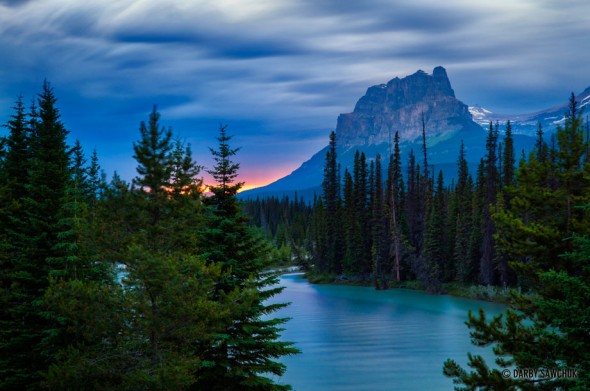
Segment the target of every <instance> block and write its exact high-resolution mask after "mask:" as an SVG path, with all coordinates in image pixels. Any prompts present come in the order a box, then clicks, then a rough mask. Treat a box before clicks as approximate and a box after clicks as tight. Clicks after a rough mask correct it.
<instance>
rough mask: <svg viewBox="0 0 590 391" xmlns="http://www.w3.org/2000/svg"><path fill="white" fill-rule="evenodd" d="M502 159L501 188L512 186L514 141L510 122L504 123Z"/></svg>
mask: <svg viewBox="0 0 590 391" xmlns="http://www.w3.org/2000/svg"><path fill="white" fill-rule="evenodd" d="M501 158H502V167H503V172H502V182H503V183H502V184H503V186H512V185H513V184H514V163H515V160H514V140H513V139H512V125H511V124H510V120H509V121H508V122H507V123H506V133H505V135H504V151H503V154H502V155H501Z"/></svg>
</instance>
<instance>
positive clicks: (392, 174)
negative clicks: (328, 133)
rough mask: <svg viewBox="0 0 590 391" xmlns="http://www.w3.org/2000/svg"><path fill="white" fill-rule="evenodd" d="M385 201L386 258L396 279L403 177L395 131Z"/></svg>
mask: <svg viewBox="0 0 590 391" xmlns="http://www.w3.org/2000/svg"><path fill="white" fill-rule="evenodd" d="M385 191H386V197H385V199H386V202H387V209H388V214H389V216H390V217H389V230H390V232H391V241H390V242H391V244H392V245H391V246H390V251H389V253H390V254H389V256H388V258H393V262H392V265H393V268H392V275H393V276H394V277H395V279H396V280H397V281H400V280H401V276H400V258H401V254H400V250H401V249H400V248H401V234H402V232H401V216H402V211H403V205H402V203H403V197H402V192H403V178H402V167H401V154H400V149H399V133H398V132H395V136H394V152H393V153H392V154H390V157H389V167H388V170H387V185H386V190H385Z"/></svg>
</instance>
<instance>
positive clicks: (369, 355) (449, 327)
mask: <svg viewBox="0 0 590 391" xmlns="http://www.w3.org/2000/svg"><path fill="white" fill-rule="evenodd" d="M281 284H282V285H283V286H285V290H284V291H283V292H282V293H281V295H278V296H276V297H275V298H274V300H273V301H276V302H291V305H290V306H288V307H287V308H284V309H282V310H281V311H280V312H277V313H276V314H277V316H287V317H291V318H292V319H291V320H290V321H289V322H288V323H287V324H286V325H285V328H286V329H285V331H284V332H283V337H282V339H283V340H285V341H293V342H295V343H296V346H297V347H298V348H299V349H301V351H302V354H300V355H297V356H293V357H287V358H284V359H283V360H282V361H283V362H284V363H285V364H286V365H287V372H286V374H285V375H283V377H281V378H280V379H275V380H278V381H279V382H281V383H287V384H291V385H292V386H293V389H294V390H296V391H316V390H317V391H331V390H334V391H347V390H350V391H364V390H366V391H380V390H388V391H389V390H408V391H411V390H421V391H436V390H452V389H453V384H452V381H451V379H447V378H446V377H444V376H443V375H442V365H443V362H444V361H445V360H446V359H447V358H453V359H455V360H456V361H457V362H459V363H460V364H461V365H465V364H466V363H467V352H473V353H478V354H482V355H483V356H484V357H486V358H487V359H486V361H488V362H489V363H491V361H492V358H493V355H492V354H491V349H482V348H476V347H474V346H473V345H471V344H470V340H469V333H468V329H467V326H465V324H464V322H465V320H466V319H467V310H468V309H472V310H474V311H477V310H478V309H479V308H480V307H482V308H484V310H486V312H487V313H488V314H490V315H491V314H498V313H500V312H503V311H504V308H505V307H504V306H503V305H499V304H493V303H488V302H482V301H477V300H468V299H461V298H455V297H450V296H435V295H428V294H426V293H423V292H416V291H411V290H405V289H392V290H388V291H376V290H374V289H373V288H370V287H356V286H343V285H340V286H338V285H312V284H310V283H309V282H307V280H305V279H304V278H303V276H302V274H287V275H284V276H282V277H281Z"/></svg>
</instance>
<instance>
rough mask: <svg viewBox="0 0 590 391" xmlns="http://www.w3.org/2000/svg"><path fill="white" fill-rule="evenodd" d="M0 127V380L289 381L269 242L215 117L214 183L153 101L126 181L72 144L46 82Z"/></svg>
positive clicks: (117, 385) (83, 384)
mask: <svg viewBox="0 0 590 391" xmlns="http://www.w3.org/2000/svg"><path fill="white" fill-rule="evenodd" d="M6 127H7V129H8V134H7V136H6V137H4V138H2V139H0V140H1V142H0V146H1V148H0V199H1V201H0V293H1V294H0V301H1V302H0V330H1V331H0V389H3V390H14V389H20V390H36V389H113V390H138V389H150V390H156V389H159V390H167V389H170V390H178V389H191V390H196V389H206V390H287V389H290V386H288V385H284V384H279V383H277V382H276V381H275V380H274V378H275V377H277V376H278V377H280V376H281V375H282V374H283V373H284V371H285V366H284V365H283V364H281V363H280V362H278V360H277V359H279V358H280V357H282V356H285V355H290V354H296V353H297V352H298V351H297V349H295V348H294V347H293V344H292V343H290V342H282V341H280V340H279V335H280V331H281V330H282V329H281V325H282V324H283V323H284V322H285V321H286V319H283V318H273V317H272V314H273V312H274V311H276V310H277V309H279V308H282V307H283V306H284V305H285V304H268V301H267V299H269V298H271V297H273V296H275V295H276V294H278V293H279V292H280V291H281V288H278V287H277V285H276V282H277V277H276V275H275V274H273V273H269V272H266V271H265V270H267V269H268V267H269V265H270V264H271V262H272V259H271V258H270V257H269V256H268V253H269V248H270V245H269V243H268V242H267V241H266V240H264V238H263V237H262V236H261V235H260V233H259V232H258V231H257V230H256V229H253V228H252V227H250V226H249V224H248V219H247V217H246V216H245V215H244V214H243V213H242V211H241V208H240V206H239V203H238V201H237V198H236V194H237V192H238V191H239V189H240V188H241V187H242V185H243V183H242V182H239V181H238V170H239V163H236V162H235V161H234V160H233V159H234V155H235V154H236V152H237V149H235V148H232V147H231V145H230V140H231V136H229V135H228V134H227V131H226V127H224V126H222V127H220V129H219V136H218V137H217V142H218V145H217V148H215V149H211V153H212V154H213V157H214V161H215V166H214V167H213V168H212V169H211V170H209V173H210V174H211V175H212V176H213V177H214V179H215V184H213V185H211V186H209V190H210V191H211V193H212V195H211V196H205V195H204V192H203V191H204V187H203V182H202V179H199V175H200V173H201V172H202V170H203V167H201V166H199V165H198V164H197V163H196V162H195V161H194V160H193V157H192V153H191V148H190V145H187V144H185V143H183V142H181V141H178V140H175V139H174V137H173V135H172V132H171V130H170V129H166V128H164V127H163V126H161V125H160V115H159V113H158V112H157V110H156V108H155V107H154V108H153V110H152V112H151V113H150V115H149V118H148V120H147V122H144V121H142V122H141V123H140V126H139V133H140V137H139V140H138V141H137V142H135V143H134V144H133V151H134V156H133V157H134V158H135V160H136V161H137V177H136V178H134V179H133V181H131V182H130V183H128V182H126V181H124V180H123V179H122V178H121V177H120V176H119V175H117V174H116V173H115V174H114V175H113V177H112V179H111V180H110V181H109V182H107V181H106V176H105V175H104V173H102V170H101V168H100V165H99V160H98V156H97V153H96V151H95V152H93V153H92V154H91V155H90V161H88V158H87V156H86V155H85V153H84V151H83V148H82V146H81V144H80V142H78V141H76V143H75V144H74V146H70V145H68V142H67V136H68V133H69V132H68V130H66V128H65V127H64V125H63V123H62V121H61V118H60V113H59V109H58V108H57V99H56V97H55V94H54V92H53V89H52V88H51V86H50V85H49V83H47V82H45V83H44V85H43V89H42V92H41V93H40V94H39V95H38V96H37V97H36V99H34V100H33V103H32V104H31V106H30V108H28V109H27V108H25V105H24V103H23V99H22V98H19V99H18V100H17V102H16V105H15V107H14V110H13V114H12V115H11V118H10V120H9V121H8V123H7V124H6Z"/></svg>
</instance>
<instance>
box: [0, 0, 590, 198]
mask: <svg viewBox="0 0 590 391" xmlns="http://www.w3.org/2000/svg"><path fill="white" fill-rule="evenodd" d="M589 18H590V2H589V1H588V0H493V1H486V0H482V1H473V0H445V1H439V0H366V1H358V0H355V1H349V0H215V1H206V0H182V1H181V0H169V1H160V0H117V1H104V0H84V1H77V0H0V53H1V54H0V123H2V124H4V123H6V122H7V121H8V119H9V118H10V115H11V114H12V113H13V109H12V107H13V105H14V102H15V100H16V98H17V97H18V96H19V95H22V96H23V98H24V100H25V102H30V101H31V100H32V99H33V98H34V97H35V94H37V93H38V92H40V90H41V86H42V84H43V80H44V79H47V80H48V81H49V82H50V83H51V85H52V87H53V88H54V92H55V94H56V96H57V98H58V107H59V109H60V111H61V114H62V120H63V122H64V124H65V125H66V127H67V129H68V130H70V132H71V133H70V138H71V140H72V141H73V140H74V139H79V140H80V141H81V143H82V145H83V146H84V148H85V149H86V151H87V153H88V154H90V152H91V151H92V150H93V149H96V150H97V152H98V155H99V158H100V162H101V165H102V167H103V169H104V170H105V172H106V173H107V174H108V175H109V176H110V175H111V174H112V172H113V171H115V170H116V171H117V172H118V173H119V174H120V175H121V176H122V177H123V178H124V179H127V180H131V179H132V178H133V177H134V176H135V175H136V174H135V166H136V163H135V161H134V160H133V158H132V155H133V147H132V145H133V142H134V141H136V140H137V139H138V137H139V130H138V129H139V123H140V121H142V120H147V118H148V114H149V112H150V111H151V110H152V107H153V105H157V109H158V111H159V112H160V113H161V123H162V125H164V126H166V127H168V126H169V127H171V128H172V130H173V132H174V134H175V137H178V138H179V139H181V140H183V141H185V142H187V143H190V144H191V146H192V149H193V153H194V157H195V160H197V162H198V163H199V164H202V165H204V166H206V167H208V168H210V167H211V166H212V159H211V157H210V153H209V147H215V145H216V140H215V137H216V136H217V132H218V128H219V126H220V125H222V124H223V125H228V133H229V134H232V135H233V136H234V138H233V140H232V145H233V146H235V147H240V151H239V152H238V155H237V156H236V160H237V161H239V162H240V164H241V171H240V172H241V179H242V180H244V181H245V182H246V186H247V187H256V186H261V185H264V184H268V183H270V182H272V181H274V180H276V179H278V178H280V177H282V176H284V175H287V174H289V173H290V172H291V171H293V170H295V169H296V168H297V167H299V166H300V165H301V163H302V162H304V161H305V160H307V159H309V158H310V157H311V156H312V155H313V154H314V153H315V152H317V151H319V150H320V149H321V148H323V147H324V146H325V145H327V143H328V135H329V132H330V131H331V130H332V129H334V127H335V126H336V119H337V117H338V114H340V113H345V112H351V111H352V110H353V108H354V105H355V103H356V101H357V100H358V99H359V98H360V97H361V96H362V95H363V94H364V93H365V91H366V89H367V88H368V87H369V86H371V85H375V84H381V83H386V82H387V81H389V80H390V79H392V78H394V77H404V76H406V75H409V74H413V73H415V72H416V71H417V70H418V69H422V70H424V71H426V72H428V73H431V72H432V69H433V68H434V67H435V66H438V65H441V66H443V67H445V68H446V70H447V73H448V75H449V78H450V80H451V84H452V86H453V88H454V90H455V93H456V96H457V97H458V98H459V99H460V100H462V101H463V102H464V103H466V104H468V105H475V104H479V105H481V106H483V107H486V108H487V109H489V110H491V111H493V112H496V113H505V114H518V113H528V112H534V111H538V110H541V109H545V108H548V107H551V106H555V105H557V104H560V103H563V102H565V101H566V100H567V98H568V96H569V94H570V92H575V93H576V94H577V93H579V92H581V91H583V90H584V89H585V88H586V87H588V86H590V72H588V70H589V69H590V68H589V65H590V23H589V22H588V21H589ZM2 134H6V130H5V129H4V130H0V135H2Z"/></svg>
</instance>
